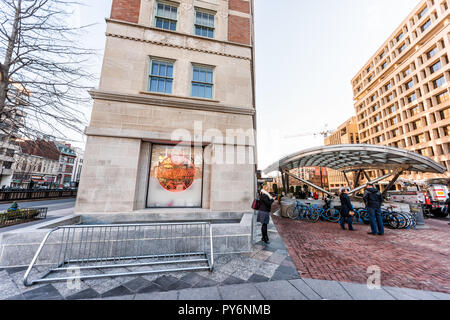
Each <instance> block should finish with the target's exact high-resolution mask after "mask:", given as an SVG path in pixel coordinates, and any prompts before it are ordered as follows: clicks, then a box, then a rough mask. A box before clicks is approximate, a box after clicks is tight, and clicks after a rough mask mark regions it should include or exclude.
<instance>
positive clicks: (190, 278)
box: [180, 272, 206, 286]
mask: <svg viewBox="0 0 450 320" xmlns="http://www.w3.org/2000/svg"><path fill="white" fill-rule="evenodd" d="M204 279H206V278H205V277H203V276H201V275H199V274H197V273H195V272H191V273H188V274H187V275H185V276H184V277H181V278H180V280H182V281H185V282H187V283H189V284H191V285H192V286H193V285H195V284H197V282H199V281H201V280H204Z"/></svg>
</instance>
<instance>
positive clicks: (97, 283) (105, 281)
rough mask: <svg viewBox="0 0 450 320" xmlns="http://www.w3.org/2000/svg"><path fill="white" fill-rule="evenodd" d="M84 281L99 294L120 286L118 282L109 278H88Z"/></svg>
mask: <svg viewBox="0 0 450 320" xmlns="http://www.w3.org/2000/svg"><path fill="white" fill-rule="evenodd" d="M84 282H85V283H86V284H87V285H88V286H89V287H91V288H92V289H94V290H95V291H97V292H98V293H100V294H104V293H106V292H108V291H110V290H113V289H115V288H117V287H119V286H121V284H120V282H118V281H116V280H114V279H111V278H100V279H89V280H84Z"/></svg>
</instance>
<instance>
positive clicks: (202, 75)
mask: <svg viewBox="0 0 450 320" xmlns="http://www.w3.org/2000/svg"><path fill="white" fill-rule="evenodd" d="M150 65H151V67H150V74H149V91H150V92H155V93H163V94H172V89H173V88H172V87H173V82H174V62H171V61H165V60H161V59H152V60H151V63H150ZM191 74H192V77H191V88H192V89H191V96H192V97H199V98H206V99H212V98H213V87H214V68H213V67H207V66H199V65H196V64H192V72H191Z"/></svg>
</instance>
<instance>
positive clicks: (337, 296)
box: [303, 279, 352, 300]
mask: <svg viewBox="0 0 450 320" xmlns="http://www.w3.org/2000/svg"><path fill="white" fill-rule="evenodd" d="M303 280H304V281H305V283H306V284H307V285H308V286H309V287H310V288H311V289H313V290H314V291H315V292H317V293H318V294H319V295H320V296H321V297H323V299H326V300H352V297H351V296H350V295H349V294H348V293H347V291H345V289H344V288H343V287H342V286H341V285H340V284H339V283H338V282H332V281H325V280H313V279H303Z"/></svg>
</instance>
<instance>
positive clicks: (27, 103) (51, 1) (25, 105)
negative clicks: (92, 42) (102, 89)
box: [0, 0, 95, 140]
mask: <svg viewBox="0 0 450 320" xmlns="http://www.w3.org/2000/svg"><path fill="white" fill-rule="evenodd" d="M76 5H80V4H79V3H77V2H74V1H68V0H67V1H66V0H0V135H9V136H11V132H14V133H15V134H16V135H17V134H18V135H19V136H21V137H25V138H29V139H36V138H37V139H42V138H45V137H46V136H52V137H53V138H54V139H61V140H68V138H69V137H68V132H77V133H81V132H82V130H83V128H84V125H85V124H86V122H87V121H86V118H85V112H84V111H86V110H87V109H86V108H87V107H88V106H89V105H90V101H91V100H90V97H89V95H88V92H87V91H88V89H90V88H91V87H92V85H91V84H92V83H93V80H94V77H93V76H92V74H91V73H90V72H89V67H90V65H89V64H90V61H91V58H92V57H93V55H94V54H95V51H94V50H91V49H85V48H83V47H82V46H81V45H80V44H79V43H80V39H81V36H82V35H83V34H84V35H85V34H86V30H87V28H88V27H89V26H82V27H74V26H72V25H70V24H69V23H68V21H70V20H71V19H72V17H73V16H72V14H73V12H72V11H71V10H73V9H74V8H75V6H76ZM2 131H3V132H2Z"/></svg>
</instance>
